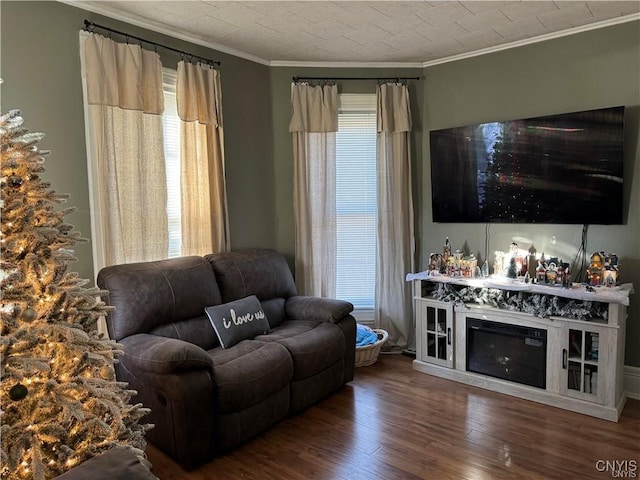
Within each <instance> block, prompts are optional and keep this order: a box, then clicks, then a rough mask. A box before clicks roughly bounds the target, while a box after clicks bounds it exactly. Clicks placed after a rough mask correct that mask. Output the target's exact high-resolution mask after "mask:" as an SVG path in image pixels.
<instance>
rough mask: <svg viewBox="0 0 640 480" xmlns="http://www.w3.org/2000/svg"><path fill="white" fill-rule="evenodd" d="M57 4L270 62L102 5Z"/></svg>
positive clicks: (63, 0)
mask: <svg viewBox="0 0 640 480" xmlns="http://www.w3.org/2000/svg"><path fill="white" fill-rule="evenodd" d="M57 1H58V2H59V3H64V4H66V5H70V6H72V7H76V8H80V9H82V10H87V11H89V12H93V13H97V14H99V15H104V16H105V17H109V18H112V19H114V20H119V21H121V22H125V23H128V24H130V25H135V26H137V27H141V28H146V29H147V30H151V31H153V32H156V33H161V34H162V35H167V36H169V37H173V38H177V39H178V40H184V41H185V42H189V43H193V44H195V45H200V46H202V47H206V48H210V49H212V50H216V51H218V52H221V53H226V54H229V55H233V56H234V57H239V58H243V59H245V60H250V61H252V62H255V63H260V64H262V65H267V66H269V64H270V62H269V61H268V60H265V59H263V58H260V57H256V56H255V55H251V54H250V53H247V52H243V51H242V50H236V49H235V48H230V47H227V46H225V45H220V44H218V43H214V42H211V41H209V40H205V39H203V38H200V37H197V36H195V35H185V34H184V33H180V32H177V31H176V30H173V29H172V28H170V27H168V26H167V25H164V24H161V23H157V22H153V21H151V20H147V19H142V18H140V17H138V16H131V15H125V14H122V13H120V12H119V11H117V10H114V9H112V8H108V7H104V6H102V5H98V4H95V3H87V2H84V1H82V0H57Z"/></svg>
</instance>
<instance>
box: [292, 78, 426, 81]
mask: <svg viewBox="0 0 640 480" xmlns="http://www.w3.org/2000/svg"><path fill="white" fill-rule="evenodd" d="M292 78H293V81H294V82H300V81H304V80H328V81H331V80H378V81H380V80H396V81H400V80H420V77H292Z"/></svg>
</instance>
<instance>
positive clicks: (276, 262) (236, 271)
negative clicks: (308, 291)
mask: <svg viewBox="0 0 640 480" xmlns="http://www.w3.org/2000/svg"><path fill="white" fill-rule="evenodd" d="M205 258H206V259H207V260H208V261H209V263H211V266H212V267H213V271H214V272H215V275H216V280H217V282H218V285H219V287H220V293H221V294H222V301H223V302H230V301H232V300H238V299H239V298H244V297H247V296H249V295H256V296H257V297H258V299H259V300H260V301H264V300H269V299H271V298H276V297H283V298H288V297H290V296H292V295H296V286H295V283H294V282H293V275H292V274H291V269H290V268H289V264H287V261H286V260H285V258H284V257H283V256H282V254H281V253H279V252H277V251H276V250H272V249H254V250H240V251H236V252H221V253H213V254H210V255H206V257H205Z"/></svg>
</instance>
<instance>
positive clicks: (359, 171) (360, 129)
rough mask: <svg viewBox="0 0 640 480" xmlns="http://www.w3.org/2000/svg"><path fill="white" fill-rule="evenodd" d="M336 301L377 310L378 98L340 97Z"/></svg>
mask: <svg viewBox="0 0 640 480" xmlns="http://www.w3.org/2000/svg"><path fill="white" fill-rule="evenodd" d="M336 214H337V243H338V245H337V278H336V296H337V297H338V298H341V299H344V300H347V301H349V302H351V303H353V305H354V307H355V308H356V309H373V306H374V297H375V279H376V230H377V197H376V95H375V94H364V95H363V94H341V95H340V107H339V111H338V133H337V135H336Z"/></svg>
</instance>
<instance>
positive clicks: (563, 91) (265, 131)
mask: <svg viewBox="0 0 640 480" xmlns="http://www.w3.org/2000/svg"><path fill="white" fill-rule="evenodd" d="M85 18H87V19H89V20H93V21H95V22H97V23H101V24H105V25H108V26H111V27H113V28H116V29H119V30H125V31H127V32H130V33H132V34H134V35H139V36H142V37H144V38H148V39H150V40H156V41H159V42H161V43H164V44H167V45H170V46H172V47H174V48H178V49H181V50H188V51H192V52H194V53H196V54H200V55H203V56H205V57H213V58H215V59H217V60H220V61H222V66H221V67H220V70H221V73H222V88H223V108H224V121H225V151H226V174H227V189H228V201H229V218H230V224H231V242H232V248H234V249H237V248H244V247H253V246H265V247H274V248H277V249H279V250H281V251H282V252H283V253H284V254H285V255H286V256H287V257H288V258H289V259H290V260H291V259H292V258H293V251H294V238H293V237H294V230H293V210H292V197H293V193H292V185H293V178H292V177H293V155H292V147H291V137H290V134H289V132H288V123H289V115H290V102H289V91H290V83H291V77H292V76H294V75H298V76H304V75H309V76H363V77H381V76H394V77H395V76H411V77H413V76H420V77H421V80H419V81H410V82H409V87H410V92H411V97H412V105H411V108H412V115H413V121H414V134H413V136H412V150H413V159H414V167H413V168H414V171H413V173H414V193H415V209H416V227H417V230H416V231H417V252H418V255H417V258H418V265H416V269H418V270H421V269H424V266H425V265H426V258H427V256H428V254H429V253H430V252H432V251H439V250H440V249H441V245H442V242H443V240H444V238H445V237H446V236H449V238H450V239H451V241H452V243H453V246H454V248H462V247H463V246H466V247H467V248H468V249H469V250H470V251H472V252H474V253H480V254H483V253H484V250H485V226H484V225H463V224H448V225H446V224H435V223H433V222H432V220H431V198H430V189H429V185H430V174H429V172H430V163H429V162H430V159H429V155H428V152H429V138H428V132H429V130H432V129H438V128H445V127H451V126H461V125H468V124H472V123H476V122H480V121H492V120H501V119H513V118H523V117H530V116H536V115H545V114H552V113H560V112H568V111H575V110H583V109H589V108H598V107H605V106H612V105H626V106H627V113H626V117H625V121H626V138H625V141H626V146H625V162H626V163H625V210H626V224H625V225H622V226H609V227H604V226H591V227H589V237H588V250H589V252H591V251H595V250H606V251H608V252H613V251H615V252H616V253H617V254H618V255H619V257H620V259H621V263H622V279H623V281H625V282H633V283H634V284H635V286H636V289H638V288H640V241H639V239H640V154H639V147H638V136H639V124H640V63H639V62H640V60H639V59H640V22H633V23H628V24H622V25H618V26H614V27H608V28H604V29H600V30H596V31H591V32H585V33H581V34H577V35H572V36H569V37H564V38H560V39H556V40H550V41H547V42H544V43H539V44H534V45H529V46H524V47H519V48H517V49H512V50H506V51H503V52H496V53H493V54H489V55H483V56H480V57H475V58H471V59H467V60H460V61H456V62H451V63H447V64H442V65H438V66H433V67H427V68H421V69H355V68H354V69H328V68H290V67H286V68H285V67H271V68H269V67H266V66H264V65H260V64H256V63H253V62H250V61H247V60H243V59H240V58H237V57H234V56H231V55H226V54H223V53H220V52H215V51H212V50H209V49H207V48H204V47H201V46H198V45H192V44H189V43H186V42H183V41H180V40H177V39H174V38H170V37H166V36H163V35H160V34H157V33H154V32H150V31H146V30H143V29H139V28H137V27H134V26H131V25H127V24H125V23H123V22H118V21H115V20H112V19H108V18H104V17H101V16H99V15H96V14H93V13H90V12H86V11H83V10H80V9H78V8H75V7H72V6H69V5H66V4H61V3H57V2H14V1H6V0H3V1H2V2H0V22H1V33H0V46H1V52H0V76H2V78H4V80H5V83H4V84H3V86H2V87H0V88H1V89H2V91H1V97H0V99H1V101H2V111H3V112H4V111H7V110H8V109H10V108H20V109H21V110H22V111H23V116H24V117H25V120H26V126H27V127H28V128H29V129H30V130H32V131H42V132H45V133H46V134H47V137H46V138H45V139H44V140H43V141H42V142H41V148H47V149H50V150H52V154H51V156H50V157H49V158H48V160H47V165H46V167H47V172H46V175H45V178H46V179H47V180H48V181H50V182H51V184H52V187H53V188H54V189H55V190H57V191H60V192H65V193H70V194H71V200H70V202H69V204H70V205H73V206H76V207H77V208H78V211H77V213H74V214H73V215H71V216H70V217H69V221H70V222H71V223H72V224H74V225H75V226H76V228H77V229H78V230H80V231H81V232H82V233H83V234H84V235H85V236H87V237H88V236H89V235H90V212H89V194H88V186H87V180H86V179H87V169H86V151H85V137H84V118H83V109H82V88H81V83H80V59H79V54H78V31H79V30H80V28H81V27H82V25H83V20H84V19H85ZM159 53H160V54H161V55H162V58H163V64H164V65H165V66H171V65H175V63H176V61H177V56H176V55H173V54H169V53H167V52H165V51H163V50H160V51H159ZM338 85H339V89H340V91H341V92H373V91H375V90H374V89H375V82H370V81H364V82H339V83H338ZM580 233H581V227H580V226H571V225H557V226H550V225H536V226H530V225H491V227H490V244H489V251H490V252H491V251H493V250H500V249H504V248H506V246H507V245H508V244H509V243H510V242H511V241H512V240H514V239H515V240H516V241H518V242H519V243H521V244H522V245H526V246H529V245H530V244H533V245H534V246H535V248H537V249H538V250H542V251H545V253H549V254H551V253H556V254H558V255H560V256H562V257H563V258H567V259H572V258H573V256H574V255H575V252H576V248H577V246H578V245H579V242H580ZM554 238H555V240H554ZM76 254H77V256H78V258H79V262H78V264H77V271H78V272H79V273H80V274H81V275H82V276H83V277H84V278H91V279H93V278H94V272H93V268H92V260H91V248H90V246H89V245H88V244H81V245H78V246H77V248H76ZM639 344H640V294H636V295H633V296H632V297H631V307H630V309H629V319H628V327H627V349H626V364H627V365H635V366H640V349H638V348H637V345H639Z"/></svg>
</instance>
